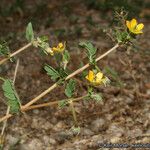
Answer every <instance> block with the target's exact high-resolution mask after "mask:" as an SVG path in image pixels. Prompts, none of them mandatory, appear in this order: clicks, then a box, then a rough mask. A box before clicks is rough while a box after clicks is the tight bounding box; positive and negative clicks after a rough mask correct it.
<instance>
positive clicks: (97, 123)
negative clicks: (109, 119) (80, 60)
mask: <svg viewBox="0 0 150 150" xmlns="http://www.w3.org/2000/svg"><path fill="white" fill-rule="evenodd" d="M104 125H105V120H104V119H102V118H98V119H96V120H94V121H93V122H92V124H91V130H92V131H94V132H99V131H102V130H103V127H104Z"/></svg>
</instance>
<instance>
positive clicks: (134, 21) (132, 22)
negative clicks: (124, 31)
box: [131, 19, 137, 29]
mask: <svg viewBox="0 0 150 150" xmlns="http://www.w3.org/2000/svg"><path fill="white" fill-rule="evenodd" d="M136 25H137V21H136V19H132V20H131V29H135V28H136Z"/></svg>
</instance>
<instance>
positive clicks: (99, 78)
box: [85, 70, 107, 86]
mask: <svg viewBox="0 0 150 150" xmlns="http://www.w3.org/2000/svg"><path fill="white" fill-rule="evenodd" d="M85 78H86V79H87V80H88V81H89V82H90V83H91V84H92V85H95V86H96V85H100V84H101V83H104V84H105V83H106V82H107V81H106V80H107V78H106V77H104V76H103V73H101V72H98V73H94V72H93V71H92V70H89V73H88V75H87V76H86V77H85Z"/></svg>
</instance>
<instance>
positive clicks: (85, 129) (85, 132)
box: [80, 128, 94, 136]
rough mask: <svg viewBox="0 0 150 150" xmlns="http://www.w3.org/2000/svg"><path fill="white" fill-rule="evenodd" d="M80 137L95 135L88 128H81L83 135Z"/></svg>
mask: <svg viewBox="0 0 150 150" xmlns="http://www.w3.org/2000/svg"><path fill="white" fill-rule="evenodd" d="M80 135H84V136H91V135H94V132H93V131H91V130H90V129H88V128H81V134H80Z"/></svg>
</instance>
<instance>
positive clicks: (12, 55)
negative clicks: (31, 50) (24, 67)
mask: <svg viewBox="0 0 150 150" xmlns="http://www.w3.org/2000/svg"><path fill="white" fill-rule="evenodd" d="M31 45H32V43H28V44H27V45H25V46H23V47H22V48H20V49H18V50H17V51H15V52H14V53H12V54H10V56H9V57H14V56H15V55H17V54H19V53H21V52H22V51H24V50H25V49H27V48H28V47H30V46H31ZM7 60H9V58H4V59H2V60H1V61H0V65H2V64H3V63H5V62H6V61H7Z"/></svg>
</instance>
